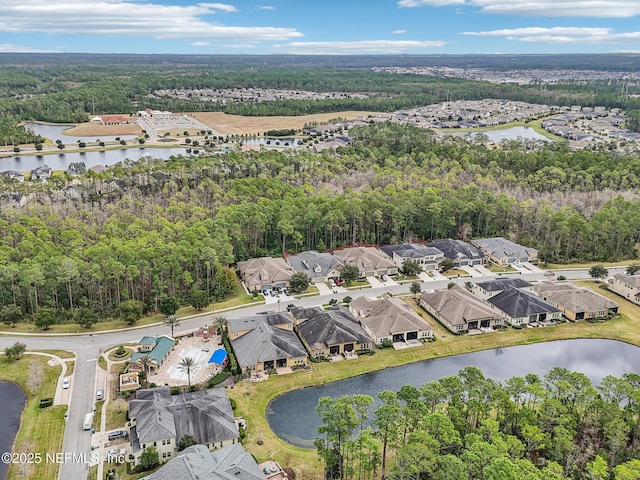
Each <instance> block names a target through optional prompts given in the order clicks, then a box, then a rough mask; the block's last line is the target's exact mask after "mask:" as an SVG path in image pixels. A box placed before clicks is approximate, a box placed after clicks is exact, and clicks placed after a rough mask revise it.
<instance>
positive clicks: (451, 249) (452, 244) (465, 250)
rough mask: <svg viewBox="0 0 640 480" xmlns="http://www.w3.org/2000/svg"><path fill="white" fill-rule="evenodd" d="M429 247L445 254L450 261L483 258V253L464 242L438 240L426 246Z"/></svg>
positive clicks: (450, 239)
mask: <svg viewBox="0 0 640 480" xmlns="http://www.w3.org/2000/svg"><path fill="white" fill-rule="evenodd" d="M426 245H427V247H435V248H437V249H438V250H440V251H441V252H442V253H444V256H445V257H447V258H448V259H450V260H454V261H455V260H457V259H459V258H472V259H473V258H475V259H478V258H482V252H481V251H480V250H479V249H477V248H476V247H474V246H473V245H469V244H468V243H465V242H463V241H462V240H454V239H452V238H447V239H444V240H436V241H433V242H429V243H427V244H426Z"/></svg>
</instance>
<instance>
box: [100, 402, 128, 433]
mask: <svg viewBox="0 0 640 480" xmlns="http://www.w3.org/2000/svg"><path fill="white" fill-rule="evenodd" d="M128 405H129V404H128V403H127V402H126V401H125V400H123V399H122V398H118V399H116V400H112V401H111V402H109V404H108V405H107V419H106V423H105V428H106V429H107V430H114V429H116V428H119V427H122V426H123V425H124V424H125V423H127V417H126V415H127V408H128Z"/></svg>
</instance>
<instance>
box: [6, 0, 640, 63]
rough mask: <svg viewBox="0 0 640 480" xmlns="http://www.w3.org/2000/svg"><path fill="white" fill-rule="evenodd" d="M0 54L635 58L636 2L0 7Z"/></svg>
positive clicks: (264, 1) (119, 2)
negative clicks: (588, 55) (602, 55)
mask: <svg viewBox="0 0 640 480" xmlns="http://www.w3.org/2000/svg"><path fill="white" fill-rule="evenodd" d="M0 52H60V53H63V52H66V53H70V52H81V53H152V54H153V53H156V54H162V53H170V54H256V55H271V54H304V55H312V54H316V55H320V54H321V55H325V54H338V55H349V54H500V53H504V54H518V53H521V54H544V53H640V0H324V1H312V0H237V1H233V2H230V3H197V2H194V1H193V0H53V1H52V0H1V1H0Z"/></svg>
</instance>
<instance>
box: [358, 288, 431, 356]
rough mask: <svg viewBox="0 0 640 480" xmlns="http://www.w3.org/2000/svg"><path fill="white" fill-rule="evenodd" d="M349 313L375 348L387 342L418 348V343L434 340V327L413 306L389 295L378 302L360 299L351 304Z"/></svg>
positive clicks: (366, 298) (376, 300) (370, 299)
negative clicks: (354, 317)
mask: <svg viewBox="0 0 640 480" xmlns="http://www.w3.org/2000/svg"><path fill="white" fill-rule="evenodd" d="M349 310H350V311H351V313H353V314H354V315H355V316H356V318H357V319H358V320H359V321H360V324H361V325H362V328H364V330H365V331H366V332H367V333H368V334H369V336H370V337H371V338H372V339H373V342H374V343H375V344H376V345H382V343H383V342H384V341H385V340H386V341H390V342H393V343H400V342H403V343H411V344H413V345H415V346H418V345H419V344H420V343H419V340H422V339H425V338H432V337H433V328H432V327H431V325H429V324H428V323H427V322H425V321H424V320H423V319H422V317H420V316H419V315H418V314H417V313H416V312H414V311H413V309H412V308H411V306H410V305H407V304H406V303H404V302H402V301H400V300H399V299H397V298H395V297H390V296H389V295H383V296H382V298H379V299H373V298H368V297H358V298H356V299H354V300H352V301H351V302H350V303H349Z"/></svg>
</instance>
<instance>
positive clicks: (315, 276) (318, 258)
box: [286, 250, 342, 283]
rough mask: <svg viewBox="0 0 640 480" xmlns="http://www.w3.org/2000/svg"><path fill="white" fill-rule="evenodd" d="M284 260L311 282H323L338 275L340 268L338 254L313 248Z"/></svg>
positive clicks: (340, 262)
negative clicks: (321, 251)
mask: <svg viewBox="0 0 640 480" xmlns="http://www.w3.org/2000/svg"><path fill="white" fill-rule="evenodd" d="M286 260H287V263H288V264H289V265H291V268H293V269H294V270H295V271H296V272H302V273H304V274H306V275H307V277H309V279H310V280H311V283H324V282H326V281H328V280H329V279H330V278H333V277H339V276H340V271H341V269H342V260H341V259H340V257H339V256H337V255H332V254H331V253H320V252H314V251H313V250H310V251H307V252H302V253H299V254H298V255H291V256H290V257H287V258H286Z"/></svg>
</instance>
